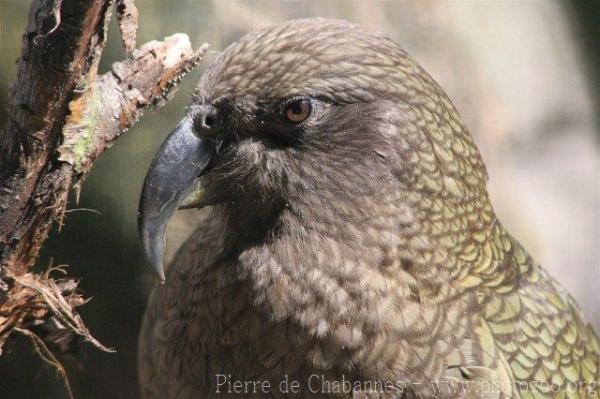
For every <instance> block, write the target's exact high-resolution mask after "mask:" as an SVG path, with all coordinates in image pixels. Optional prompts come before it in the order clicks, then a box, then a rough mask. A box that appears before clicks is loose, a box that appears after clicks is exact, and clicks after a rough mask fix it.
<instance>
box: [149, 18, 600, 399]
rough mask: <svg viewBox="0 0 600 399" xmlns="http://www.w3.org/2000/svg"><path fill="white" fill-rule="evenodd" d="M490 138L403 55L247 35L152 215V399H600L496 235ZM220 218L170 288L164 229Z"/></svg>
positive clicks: (575, 330)
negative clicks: (481, 139) (191, 214)
mask: <svg viewBox="0 0 600 399" xmlns="http://www.w3.org/2000/svg"><path fill="white" fill-rule="evenodd" d="M486 181H487V174H486V169H485V165H484V163H483V161H482V158H481V156H480V154H479V152H478V150H477V148H476V146H475V145H474V143H473V139H472V137H471V135H470V133H469V132H468V130H467V128H466V127H465V125H464V123H463V122H462V120H461V118H460V116H459V115H458V113H457V111H456V109H455V107H454V106H453V105H452V103H451V102H450V100H449V99H448V97H447V96H446V94H445V93H444V91H443V90H442V89H441V88H440V86H439V85H438V84H437V83H436V82H435V81H434V80H433V79H432V78H431V77H430V76H429V75H428V73H427V72H426V71H425V70H424V69H423V68H422V67H421V66H419V64H417V62H415V61H414V60H413V59H412V58H411V57H410V56H409V55H407V53H406V52H405V51H404V50H403V49H402V48H401V47H399V46H398V45H397V44H396V43H395V42H394V41H392V40H390V39H388V38H386V37H385V36H384V35H382V34H381V33H374V32H369V31H367V30H364V29H362V28H360V27H358V26H357V25H355V24H353V23H350V22H345V21H339V20H327V19H301V20H294V21H288V22H284V23H281V24H278V25H274V26H271V27H268V28H264V29H261V30H258V31H255V32H252V33H249V34H247V35H245V36H243V37H242V38H241V39H240V40H239V41H237V42H236V43H234V44H232V45H230V46H229V47H228V48H227V49H226V50H224V51H223V52H222V53H220V54H219V55H218V57H217V58H216V59H215V61H214V62H213V63H212V65H211V66H210V67H209V68H208V70H207V71H206V73H205V74H204V75H203V76H202V78H201V80H200V82H199V84H198V86H197V88H196V90H195V92H194V95H193V99H192V101H191V104H190V105H189V107H188V108H187V110H186V114H185V117H184V118H183V120H182V121H181V122H180V123H179V125H178V126H177V127H176V128H175V129H174V131H173V132H172V133H171V134H170V135H169V136H168V138H167V139H166V140H165V142H164V143H163V144H162V146H161V148H160V149H159V151H158V153H157V155H156V156H155V158H154V161H153V162H152V165H151V167H150V170H149V172H148V175H147V177H146V181H145V183H144V188H143V190H142V197H141V200H140V211H139V215H138V216H139V227H140V235H141V240H142V242H143V246H144V248H145V254H146V257H147V259H148V262H149V263H151V264H152V266H153V267H154V268H155V269H156V270H157V271H158V273H159V275H160V276H161V278H162V279H163V280H164V281H165V282H164V283H163V284H160V285H158V286H157V287H156V288H155V290H154V292H153V293H152V296H151V299H150V301H149V305H148V308H147V311H146V314H145V317H144V321H143V326H142V330H141V335H140V343H139V369H140V371H139V373H140V383H141V391H142V396H143V397H144V398H161V399H165V398H167V399H168V398H200V399H201V398H213V397H265V398H278V397H285V396H291V397H298V398H309V397H310V398H312V397H315V398H321V397H323V398H350V397H364V398H430V397H436V398H461V397H462V398H533V397H535V398H538V397H552V398H554V397H556V398H563V397H569V398H570V397H573V398H579V397H582V398H583V397H596V396H597V395H598V391H600V387H597V386H596V384H598V383H597V380H598V379H599V364H598V361H599V352H600V345H599V340H598V336H597V335H596V333H595V332H594V331H593V330H592V327H591V326H590V324H588V323H587V322H586V321H584V319H583V316H582V313H581V311H580V310H579V308H578V306H577V304H576V303H575V301H574V300H573V298H572V297H571V296H570V295H569V294H568V293H567V292H566V291H565V290H564V289H563V288H562V287H561V286H560V285H559V284H558V283H557V282H556V281H555V280H553V279H552V277H550V276H549V275H548V274H547V273H546V272H545V271H544V269H542V268H541V267H540V265H538V264H537V263H536V262H535V261H534V260H533V259H532V258H531V256H530V255H529V254H528V252H527V251H526V250H525V249H524V248H523V247H522V246H521V245H520V244H519V242H518V241H517V240H515V238H513V237H512V236H511V235H510V234H509V233H508V232H507V231H506V230H505V228H504V227H503V226H502V224H501V223H500V222H499V221H498V219H497V218H496V216H495V214H494V210H493V208H492V205H491V204H490V200H489V197H488V193H487V191H486ZM178 207H179V208H204V207H206V208H207V209H206V210H205V211H204V212H203V214H204V215H205V216H204V218H203V219H202V221H201V222H200V224H199V226H198V227H197V229H196V230H195V232H194V233H193V234H192V235H191V237H189V239H188V240H187V242H186V243H185V244H184V245H183V246H182V248H181V249H180V250H179V252H178V254H177V255H176V257H175V260H174V261H173V262H172V264H171V265H170V267H168V268H167V273H166V275H165V274H164V273H163V266H162V255H163V249H164V233H165V226H166V224H167V222H168V220H169V219H170V217H171V216H172V214H173V213H174V211H175V210H176V209H177V208H178Z"/></svg>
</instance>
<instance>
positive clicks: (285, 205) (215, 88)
mask: <svg viewBox="0 0 600 399" xmlns="http://www.w3.org/2000/svg"><path fill="white" fill-rule="evenodd" d="M423 160H426V162H425V164H423ZM484 175H485V171H484V169H483V165H482V164H481V162H480V159H479V155H478V153H477V150H476V149H475V148H474V146H473V145H472V143H471V139H470V136H469V135H468V133H467V132H466V129H464V127H463V125H462V122H461V121H460V119H459V118H458V116H457V114H456V112H455V110H454V108H453V106H452V105H451V103H450V101H449V100H448V99H447V97H446V96H445V95H444V93H443V91H442V90H441V89H440V88H439V86H438V85H437V84H436V83H435V82H434V81H433V79H431V77H429V75H428V74H427V73H426V72H425V71H424V70H423V69H422V68H421V67H420V66H419V65H418V64H417V63H416V62H415V61H413V60H412V59H411V58H410V57H409V56H408V55H407V54H406V52H405V51H404V50H402V49H401V48H400V47H399V46H398V45H397V44H396V43H394V42H393V41H392V40H390V39H387V38H385V37H384V36H382V35H381V34H379V33H373V32H368V31H365V30H363V29H361V28H359V27H358V26H356V25H355V24H352V23H349V22H345V21H339V20H327V19H302V20H294V21H289V22H285V23H282V24H279V25H275V26H272V27H269V28H265V29H262V30H258V31H256V32H252V33H249V34H247V35H246V36H244V37H243V38H241V39H240V40H239V41H238V42H236V43H234V44H232V45H231V46H229V47H228V48H227V49H226V50H225V51H223V52H222V53H221V54H220V55H219V57H218V58H217V59H216V60H215V61H214V63H213V64H212V65H211V66H210V67H209V69H208V70H207V72H206V73H205V74H204V75H203V77H202V78H201V81H200V83H199V84H198V87H197V89H196V91H195V94H194V97H193V101H192V103H191V105H190V106H189V107H188V110H187V113H186V115H185V117H184V118H183V120H182V121H181V122H180V123H179V125H178V126H177V127H176V128H175V130H174V131H173V132H172V133H171V134H170V135H169V136H168V138H167V139H166V141H165V142H164V143H163V145H162V146H161V148H160V150H159V151H158V153H157V155H156V157H155V159H154V161H153V163H152V165H151V167H150V170H149V172H148V174H147V177H146V180H145V183H144V188H143V192H142V197H141V201H140V211H139V226H140V234H141V238H142V241H143V245H144V248H145V252H146V255H147V258H148V260H149V262H150V263H151V264H152V265H153V266H154V268H155V269H156V270H157V271H158V273H159V274H160V276H161V277H162V278H163V279H164V274H163V271H162V270H163V267H162V253H163V248H164V231H165V226H166V223H167V222H168V220H169V218H170V217H171V216H172V214H173V212H174V211H175V210H176V209H177V208H178V207H198V208H199V207H204V206H221V207H226V208H227V209H228V211H229V212H231V213H232V214H234V215H236V216H235V218H234V219H235V220H234V221H235V222H237V223H239V224H240V225H241V224H243V223H251V224H253V225H254V228H255V230H257V231H258V230H261V229H262V230H264V229H268V226H270V225H271V222H273V220H276V219H277V216H278V215H280V214H282V213H287V214H293V215H294V216H295V217H296V218H297V219H298V220H302V221H303V223H305V224H307V225H308V224H310V223H313V222H314V223H319V224H320V225H321V226H322V225H328V226H329V228H330V229H332V230H335V229H342V225H343V224H344V223H354V224H355V225H356V224H359V225H360V224H361V223H363V222H366V221H368V220H373V219H376V218H378V217H381V209H382V208H386V207H387V208H386V209H391V208H394V207H396V208H398V209H400V208H401V207H402V205H403V204H402V203H403V202H406V198H403V197H401V194H403V193H404V194H406V195H408V194H411V195H413V196H414V195H416V194H418V195H419V196H420V197H419V198H421V197H427V195H428V193H431V194H432V195H433V194H435V193H437V192H439V191H440V190H441V191H450V192H454V193H457V192H460V193H462V194H468V193H469V192H470V191H472V190H471V188H472V187H477V186H478V185H479V184H480V182H481V180H482V179H483V178H484ZM445 178H452V179H453V181H452V182H448V181H447V180H444V179H445ZM447 185H451V186H452V187H451V188H448V187H446V186H447ZM396 208H394V209H396ZM377 209H379V211H377ZM408 211H410V210H408ZM408 211H406V210H405V211H404V212H408ZM389 212H392V213H393V212H395V211H394V210H393V209H392V210H389ZM399 212H400V211H399ZM386 215H389V213H387V214H386ZM307 228H309V227H308V226H307ZM241 230H242V227H240V231H241ZM340 234H341V233H340Z"/></svg>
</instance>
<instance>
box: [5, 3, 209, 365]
mask: <svg viewBox="0 0 600 399" xmlns="http://www.w3.org/2000/svg"><path fill="white" fill-rule="evenodd" d="M111 6H112V1H111V0H88V1H77V0H53V1H52V0H34V1H33V3H32V5H31V9H30V13H29V22H28V26H27V29H26V32H25V34H24V35H23V43H22V54H21V57H20V59H19V65H18V76H17V80H16V82H15V84H14V85H13V87H12V88H11V92H10V102H9V107H8V120H7V123H6V125H5V127H4V131H3V132H2V136H1V137H0V353H1V351H2V347H3V344H4V343H5V341H6V339H7V338H8V337H9V336H10V334H11V333H12V332H14V331H22V330H29V331H38V332H39V331H40V330H41V327H40V326H44V329H46V330H52V331H53V333H47V331H46V333H45V336H46V337H50V338H48V339H49V340H50V341H51V342H49V343H50V344H53V343H54V344H56V342H59V341H60V340H63V341H64V338H65V336H66V335H69V334H77V335H80V336H83V337H84V338H85V339H86V340H88V341H89V342H91V343H93V344H94V345H96V346H97V347H99V348H101V349H105V350H106V348H104V347H103V346H102V345H101V344H100V343H98V342H97V341H95V340H94V339H93V337H92V336H91V335H90V334H89V332H88V331H87V329H86V328H85V326H84V324H83V322H82V321H81V320H80V318H79V316H78V315H77V314H76V312H75V311H74V309H73V307H75V306H78V305H80V304H82V303H84V302H85V301H84V300H83V298H82V297H81V296H79V295H78V294H77V293H76V284H75V283H74V282H73V281H71V280H58V281H55V280H53V279H52V278H51V277H50V276H49V275H48V274H44V275H41V276H36V275H33V274H31V273H30V272H29V269H30V268H31V267H32V265H33V264H34V262H35V260H36V258H37V256H38V253H39V250H40V248H41V246H42V244H43V242H44V241H45V239H46V238H47V236H48V233H49V231H50V228H51V227H52V224H53V222H54V221H58V222H59V223H62V219H63V215H64V212H65V208H66V203H67V199H68V193H69V191H70V189H71V188H73V187H75V188H78V187H79V183H80V182H81V181H82V179H83V178H84V177H85V175H86V174H87V173H88V172H89V170H90V168H91V167H92V165H93V163H94V161H95V160H96V159H97V158H98V156H99V155H100V154H102V153H103V152H104V150H106V149H107V148H108V147H109V146H110V145H112V144H113V142H114V141H115V140H116V139H117V138H118V137H119V136H120V135H121V134H122V133H123V132H125V131H126V130H127V129H129V128H130V127H131V126H132V125H133V124H135V123H136V122H137V120H138V119H139V118H140V116H142V114H143V112H144V111H145V110H146V109H147V108H148V107H150V106H154V107H160V106H162V105H163V104H164V103H165V101H166V100H167V99H168V98H169V96H170V95H171V94H172V93H173V91H174V88H175V86H176V84H177V82H179V81H180V80H181V78H182V77H183V75H184V74H185V73H186V72H188V71H189V70H191V69H192V68H193V67H195V66H196V65H197V64H198V63H199V61H200V59H201V57H202V56H203V54H204V53H205V52H206V49H207V48H208V45H206V44H204V45H202V46H201V47H200V49H199V50H197V51H193V50H192V48H191V45H190V42H189V39H188V37H187V36H186V35H184V34H175V35H173V36H170V37H168V38H166V39H165V40H164V41H163V42H158V41H152V42H149V43H146V44H145V45H143V46H142V47H141V48H140V49H139V50H134V51H133V56H132V58H130V59H127V60H124V61H121V62H117V63H115V64H114V65H113V67H112V70H111V71H110V72H108V73H106V74H104V75H101V76H97V71H98V64H99V62H100V56H101V54H102V50H103V49H104V46H105V44H106V30H107V26H108V22H109V19H110V13H111ZM117 6H118V16H119V25H120V30H121V32H122V35H123V37H122V39H123V42H124V44H125V46H126V47H127V50H129V49H130V48H133V47H134V46H135V31H136V28H137V26H136V24H137V23H136V21H137V10H135V6H134V5H133V1H131V0H126V1H123V0H120V1H117ZM57 330H59V332H60V333H59V334H56V331H57ZM48 339H46V341H48ZM47 343H48V342H47Z"/></svg>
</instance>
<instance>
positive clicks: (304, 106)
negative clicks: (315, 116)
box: [285, 99, 312, 123]
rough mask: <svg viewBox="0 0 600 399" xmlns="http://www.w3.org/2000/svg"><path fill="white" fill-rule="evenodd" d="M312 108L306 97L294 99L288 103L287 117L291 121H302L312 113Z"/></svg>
mask: <svg viewBox="0 0 600 399" xmlns="http://www.w3.org/2000/svg"><path fill="white" fill-rule="evenodd" d="M311 108H312V107H311V104H310V101H308V100H306V99H300V100H296V101H293V102H291V103H290V104H288V105H287V107H286V109H285V117H286V118H287V120H289V121H290V122H294V123H299V122H302V121H304V120H305V119H306V118H308V116H309V115H310V112H311Z"/></svg>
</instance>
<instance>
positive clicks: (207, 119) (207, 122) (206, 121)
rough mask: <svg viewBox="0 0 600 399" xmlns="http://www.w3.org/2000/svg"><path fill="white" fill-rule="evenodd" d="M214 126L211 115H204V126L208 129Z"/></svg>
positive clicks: (213, 119)
mask: <svg viewBox="0 0 600 399" xmlns="http://www.w3.org/2000/svg"><path fill="white" fill-rule="evenodd" d="M214 124H215V118H214V117H213V116H212V115H206V116H205V117H204V126H206V127H208V128H210V127H212V125H214Z"/></svg>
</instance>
